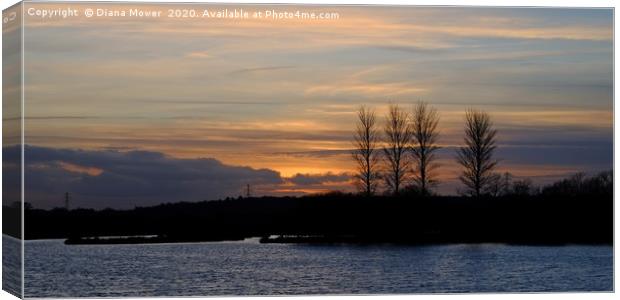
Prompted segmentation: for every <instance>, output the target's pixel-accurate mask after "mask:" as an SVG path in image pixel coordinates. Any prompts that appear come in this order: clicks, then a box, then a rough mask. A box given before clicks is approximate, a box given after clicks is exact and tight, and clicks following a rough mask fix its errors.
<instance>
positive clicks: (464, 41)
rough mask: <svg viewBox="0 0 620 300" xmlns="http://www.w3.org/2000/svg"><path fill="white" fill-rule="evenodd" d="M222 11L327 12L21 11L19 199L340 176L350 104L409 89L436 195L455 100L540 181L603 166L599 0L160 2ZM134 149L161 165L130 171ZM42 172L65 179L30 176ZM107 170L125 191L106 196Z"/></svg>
mask: <svg viewBox="0 0 620 300" xmlns="http://www.w3.org/2000/svg"><path fill="white" fill-rule="evenodd" d="M30 6H33V7H37V8H56V7H66V6H67V5H65V4H63V5H52V4H27V6H26V7H30ZM71 6H72V7H74V8H80V9H83V8H85V7H86V6H88V7H92V8H108V9H110V8H112V9H128V8H130V7H132V8H136V7H139V8H148V9H159V10H162V11H164V12H165V11H166V9H167V8H171V5H160V6H155V5H131V6H127V5H121V4H79V5H78V4H71ZM225 7H227V8H229V9H234V8H244V9H247V10H266V9H272V8H275V9H279V10H297V9H299V10H305V11H320V12H337V13H338V14H339V15H340V17H339V19H337V20H306V21H300V20H228V19H226V20H214V19H202V18H197V19H182V20H179V19H167V18H161V19H153V20H151V19H138V18H122V19H112V18H90V19H87V18H84V17H79V18H67V19H51V20H50V19H46V20H41V19H39V18H35V17H26V28H25V62H26V63H25V66H24V71H25V78H26V82H25V101H26V104H25V105H26V115H25V116H26V122H25V128H26V129H25V131H26V143H27V144H28V145H31V146H32V147H35V148H33V152H32V153H36V154H33V155H32V157H33V158H32V160H31V161H30V162H31V165H30V170H31V172H32V174H33V175H32V178H34V179H33V181H32V182H33V183H32V185H31V187H32V195H33V198H32V199H37V200H33V201H35V202H36V201H39V204H40V206H43V207H46V206H54V205H57V204H59V203H62V202H61V200H58V199H61V196H59V195H62V192H63V190H64V189H71V190H74V191H75V192H74V193H75V195H76V196H75V198H76V202H77V203H79V205H82V206H85V207H86V206H90V207H105V206H118V207H133V205H145V204H151V203H156V202H162V201H181V200H185V201H197V200H205V199H217V198H219V197H225V196H238V195H240V194H241V193H242V190H243V188H244V186H245V184H247V183H249V184H251V185H252V186H253V189H254V190H253V192H254V193H255V194H257V195H258V194H264V195H283V194H295V195H297V194H302V193H307V192H317V191H325V190H332V189H340V190H350V184H349V176H348V174H349V173H351V172H352V171H353V170H354V168H355V165H354V163H353V161H352V160H351V156H350V153H349V150H350V149H351V139H352V132H353V129H354V126H355V111H356V109H357V108H358V107H359V106H360V105H362V104H364V105H367V106H371V107H374V108H375V109H376V111H377V113H378V115H379V116H381V118H383V116H384V115H385V112H386V107H387V105H388V104H389V103H395V104H399V105H401V106H402V107H403V108H406V109H410V108H411V106H412V104H414V103H415V102H417V101H418V100H423V101H426V102H428V103H429V104H431V105H433V106H434V107H435V108H437V110H438V111H439V113H440V116H441V122H440V130H441V138H440V144H441V146H442V147H444V149H442V151H441V155H440V156H441V161H440V163H441V166H442V167H441V168H440V169H439V173H440V174H439V175H440V180H441V182H442V184H441V185H440V186H439V188H438V192H440V193H443V194H454V193H456V188H458V187H459V184H458V182H457V180H456V177H457V176H458V175H459V167H458V165H457V164H456V163H455V161H454V147H456V146H458V145H460V144H461V141H462V132H463V128H462V127H463V118H464V111H465V109H467V108H469V107H473V108H478V109H482V110H485V111H487V112H488V113H490V115H491V117H492V118H493V121H494V123H495V125H496V128H497V129H498V130H499V133H498V140H499V141H498V144H499V149H498V152H497V157H498V158H499V159H501V162H500V165H499V170H498V171H501V172H504V171H510V172H512V173H513V174H515V175H516V176H519V177H529V178H532V180H533V181H534V182H535V183H536V184H544V183H548V182H550V181H552V180H556V179H558V178H562V177H565V176H567V175H568V174H571V173H573V172H576V171H586V172H597V171H602V170H608V169H611V168H612V159H613V154H612V151H613V135H612V131H613V111H612V105H613V102H612V99H613V98H612V97H613V94H612V93H613V83H612V78H613V77H612V76H613V65H612V55H613V52H612V51H613V39H612V38H613V35H612V23H613V11H612V10H611V9H560V8H457V7H440V8H431V7H426V8H421V7H342V6H306V7H303V6H240V5H228V6H221V5H220V6H213V5H211V6H205V5H202V4H192V5H185V6H184V5H183V4H174V8H194V9H197V10H199V11H200V12H202V10H203V9H205V8H208V9H216V10H217V9H221V8H225ZM164 14H165V13H164ZM77 149H81V150H83V151H75V150H77ZM135 150H139V152H138V151H135ZM59 151H60V152H59ZM62 151H65V152H62ZM155 152H157V153H155ZM26 155H27V157H26V160H27V163H28V162H29V161H28V159H29V157H28V153H27V154H26ZM132 155H133V156H132ZM199 158H204V159H199ZM138 161H139V162H141V163H144V164H145V165H148V168H152V167H154V166H155V165H158V166H159V163H161V168H162V169H158V170H153V171H148V172H137V171H136V172H134V169H133V168H140V166H141V164H137V163H136V162H138ZM152 161H157V163H153V162H152ZM203 164H204V165H203ZM198 166H201V167H200V168H198ZM243 166H247V167H250V168H239V167H243ZM258 169H264V170H258ZM142 171H143V170H142ZM177 171H178V172H179V173H178V174H179V175H178V176H177V175H175V174H177V173H175V172H177ZM37 172H39V173H40V174H41V176H40V177H37V176H36V175H34V174H35V173H37ZM49 172H53V174H56V175H58V174H61V173H62V174H64V175H62V176H64V177H62V176H61V177H57V178H65V179H57V182H54V183H51V182H44V181H45V180H44V179H43V178H45V177H46V176H49V175H50V174H52V173H49ZM168 172H169V173H168ZM201 172H206V173H208V174H209V175H208V176H207V175H205V174H206V173H205V174H203V173H201ZM235 172H242V173H243V174H246V173H247V174H246V175H247V176H245V175H244V176H239V175H238V173H235ZM152 174H158V175H157V176H158V177H157V178H154V179H153V178H150V177H149V176H151V175H152ZM165 174H170V175H169V176H170V178H164V179H162V178H161V176H165ZM192 174H194V175H192ZM228 174H231V175H230V178H229V180H228V181H226V184H220V185H218V184H216V183H214V182H215V181H212V179H209V178H217V180H223V178H226V176H229V175H228ZM44 175H45V176H44ZM160 175H161V176H160ZM203 175H204V176H205V177H204V178H203V177H201V176H203ZM58 176H60V175H58ZM175 176H176V177H175ZM183 176H189V177H192V176H194V177H192V178H194V179H196V178H203V179H202V180H203V181H195V180H189V181H187V180H184V179H183ZM26 177H28V175H26ZM173 177H174V178H173ZM37 178H38V179H37ZM39 179H40V180H39ZM120 180H124V181H123V182H124V184H126V185H127V186H126V187H125V186H124V185H123V187H122V188H121V187H118V190H119V191H120V192H123V193H124V194H123V195H121V196H119V195H118V194H115V193H113V192H109V189H113V188H114V186H118V184H116V183H118V181H120ZM175 180H179V182H177V181H175ZM210 180H211V181H210ZM76 182H79V183H76ZM154 182H157V184H154ZM162 182H164V183H163V184H162ZM205 182H207V183H205ZM105 184H108V185H107V188H106V185H105ZM205 184H206V185H208V186H209V189H206V190H205V189H202V188H200V189H197V188H195V187H194V186H197V185H202V186H204V185H205ZM153 185H154V186H157V187H158V188H161V187H162V186H168V185H169V186H170V190H165V189H164V190H159V189H156V190H153V189H150V187H152V186H153ZM224 186H225V188H224ZM182 187H185V189H184V188H182ZM140 188H143V190H140ZM27 189H28V183H27ZM99 189H100V190H99ZM95 191H100V192H95ZM127 191H135V194H132V193H131V192H127ZM153 193H155V194H156V195H158V196H153ZM161 195H163V196H162V197H165V198H158V197H159V196H161ZM120 198H122V199H121V200H118V199H120ZM145 199H146V200H145ZM152 199H155V200H152ZM149 201H151V202H149Z"/></svg>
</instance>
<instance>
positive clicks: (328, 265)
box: [25, 240, 613, 297]
mask: <svg viewBox="0 0 620 300" xmlns="http://www.w3.org/2000/svg"><path fill="white" fill-rule="evenodd" d="M25 251H26V264H25V270H26V276H25V285H26V289H25V294H26V296H27V297H47V296H50V297H69V296H73V297H78V296H88V297H106V296H114V297H118V296H199V295H203V296H207V295H280V294H289V295H297V294H376V293H379V294H386V293H435V292H444V293H460V292H560V291H611V290H612V289H613V249H612V247H611V246H577V245H571V246H556V247H541V246H511V245H501V244H480V245H434V246H395V245H373V246H354V245H289V244H258V242H257V241H256V240H252V241H244V242H221V243H193V244H151V245H80V246H75V245H74V246H66V245H64V244H63V243H62V241H60V240H48V241H26V250H25Z"/></svg>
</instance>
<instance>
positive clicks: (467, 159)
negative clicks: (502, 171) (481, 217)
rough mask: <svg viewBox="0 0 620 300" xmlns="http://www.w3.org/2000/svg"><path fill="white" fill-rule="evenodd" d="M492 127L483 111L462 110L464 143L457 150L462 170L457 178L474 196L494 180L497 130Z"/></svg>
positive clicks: (468, 192)
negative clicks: (463, 112) (463, 113)
mask: <svg viewBox="0 0 620 300" xmlns="http://www.w3.org/2000/svg"><path fill="white" fill-rule="evenodd" d="M492 126H493V123H492V122H491V117H490V116H489V115H488V114H487V113H485V112H482V111H478V110H471V109H470V110H467V112H466V113H465V138H464V140H465V146H464V147H460V148H459V149H458V151H457V161H458V162H459V163H460V164H461V165H462V166H463V168H464V169H465V170H463V174H462V175H461V176H460V177H459V179H460V180H461V182H462V183H463V184H465V186H466V187H467V194H470V195H472V196H475V197H480V196H481V195H482V194H483V193H485V192H486V190H487V189H488V187H489V184H490V183H491V182H492V181H493V179H494V174H493V169H494V168H495V166H496V165H497V160H495V159H493V152H494V151H495V148H496V147H497V146H496V145H495V142H496V140H495V136H496V135H497V130H495V129H493V128H492Z"/></svg>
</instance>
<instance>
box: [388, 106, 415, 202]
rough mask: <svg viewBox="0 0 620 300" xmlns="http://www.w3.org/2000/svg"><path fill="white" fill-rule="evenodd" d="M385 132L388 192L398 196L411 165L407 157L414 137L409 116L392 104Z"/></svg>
mask: <svg viewBox="0 0 620 300" xmlns="http://www.w3.org/2000/svg"><path fill="white" fill-rule="evenodd" d="M384 131H385V145H384V147H383V152H384V156H385V161H386V163H387V171H386V173H385V174H384V179H385V183H386V185H387V188H388V191H390V192H391V193H392V194H394V195H398V193H399V192H400V189H401V187H402V185H403V183H404V182H405V179H406V174H407V170H408V169H409V165H410V160H409V159H408V157H407V155H406V151H407V147H408V146H409V144H410V142H411V137H412V136H411V126H410V125H409V114H408V113H407V112H406V111H404V110H402V109H401V108H400V107H398V105H395V104H390V107H389V112H388V115H387V117H386V124H385V129H384Z"/></svg>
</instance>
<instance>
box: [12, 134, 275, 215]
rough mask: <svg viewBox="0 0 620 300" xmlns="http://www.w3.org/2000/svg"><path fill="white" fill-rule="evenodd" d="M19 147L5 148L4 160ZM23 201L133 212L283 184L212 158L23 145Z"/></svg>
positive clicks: (268, 175)
mask: <svg viewBox="0 0 620 300" xmlns="http://www.w3.org/2000/svg"><path fill="white" fill-rule="evenodd" d="M19 150H20V148H19V147H6V148H4V151H5V152H4V153H5V155H7V157H12V156H15V155H17V153H18V152H19ZM25 157H26V160H25V168H26V173H25V178H26V181H25V190H26V201H28V202H31V203H32V204H33V205H34V206H35V207H46V208H49V207H54V206H61V205H62V199H63V194H64V193H65V192H69V193H71V195H72V206H74V207H92V208H105V207H115V208H132V207H134V206H148V205H155V204H159V203H163V202H178V201H201V200H213V199H220V198H225V197H228V196H233V197H236V196H239V195H240V194H242V191H243V188H244V187H245V185H246V184H251V185H256V186H261V185H277V184H281V183H283V181H282V178H281V177H280V174H279V173H278V172H275V171H273V170H268V169H253V168H249V167H241V166H230V165H226V164H223V163H222V162H220V161H218V160H216V159H212V158H197V159H178V158H173V157H170V156H166V155H164V154H162V153H159V152H152V151H135V150H134V151H124V152H122V151H111V150H103V151H93V150H88V151H86V150H69V149H56V148H46V147H35V146H27V147H26V149H25Z"/></svg>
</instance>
